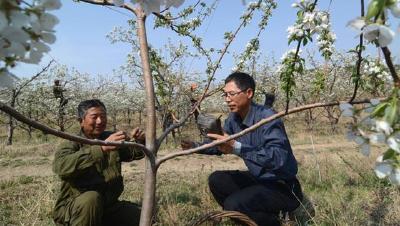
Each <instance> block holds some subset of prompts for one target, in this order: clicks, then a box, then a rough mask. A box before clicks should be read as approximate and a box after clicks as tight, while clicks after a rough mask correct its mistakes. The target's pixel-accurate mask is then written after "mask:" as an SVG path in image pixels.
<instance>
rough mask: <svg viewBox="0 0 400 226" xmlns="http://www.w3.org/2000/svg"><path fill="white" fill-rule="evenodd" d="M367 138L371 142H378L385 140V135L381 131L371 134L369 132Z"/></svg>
mask: <svg viewBox="0 0 400 226" xmlns="http://www.w3.org/2000/svg"><path fill="white" fill-rule="evenodd" d="M368 138H369V141H370V142H371V143H372V144H379V143H384V142H385V138H386V136H385V134H383V133H373V134H370V135H369V136H368Z"/></svg>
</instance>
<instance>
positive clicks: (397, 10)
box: [389, 1, 400, 18]
mask: <svg viewBox="0 0 400 226" xmlns="http://www.w3.org/2000/svg"><path fill="white" fill-rule="evenodd" d="M398 4H399V2H398V1H397V2H396V3H394V4H393V5H391V6H390V7H389V9H390V11H391V12H392V14H393V16H395V17H397V18H400V7H399V5H398Z"/></svg>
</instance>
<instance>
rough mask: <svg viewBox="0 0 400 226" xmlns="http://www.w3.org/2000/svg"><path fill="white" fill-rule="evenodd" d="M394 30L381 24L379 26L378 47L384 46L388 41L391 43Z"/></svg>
mask: <svg viewBox="0 0 400 226" xmlns="http://www.w3.org/2000/svg"><path fill="white" fill-rule="evenodd" d="M394 35H395V33H394V31H392V30H391V29H390V28H388V27H386V26H384V25H382V26H380V27H379V38H378V43H379V46H380V47H386V46H388V45H389V44H390V43H392V40H393V38H394Z"/></svg>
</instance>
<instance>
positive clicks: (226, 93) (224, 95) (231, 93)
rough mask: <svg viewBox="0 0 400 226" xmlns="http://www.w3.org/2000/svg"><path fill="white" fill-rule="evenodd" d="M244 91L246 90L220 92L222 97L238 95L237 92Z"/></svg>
mask: <svg viewBox="0 0 400 226" xmlns="http://www.w3.org/2000/svg"><path fill="white" fill-rule="evenodd" d="M244 91H246V90H240V91H238V92H233V91H232V92H222V94H221V97H223V98H227V97H229V98H232V97H234V96H236V95H238V94H239V93H243V92H244Z"/></svg>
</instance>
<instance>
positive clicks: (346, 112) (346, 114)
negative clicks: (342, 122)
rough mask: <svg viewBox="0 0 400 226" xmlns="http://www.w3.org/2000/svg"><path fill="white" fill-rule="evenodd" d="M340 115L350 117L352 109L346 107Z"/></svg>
mask: <svg viewBox="0 0 400 226" xmlns="http://www.w3.org/2000/svg"><path fill="white" fill-rule="evenodd" d="M342 116H344V117H352V116H353V111H352V110H350V109H346V110H344V111H343V112H342Z"/></svg>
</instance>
